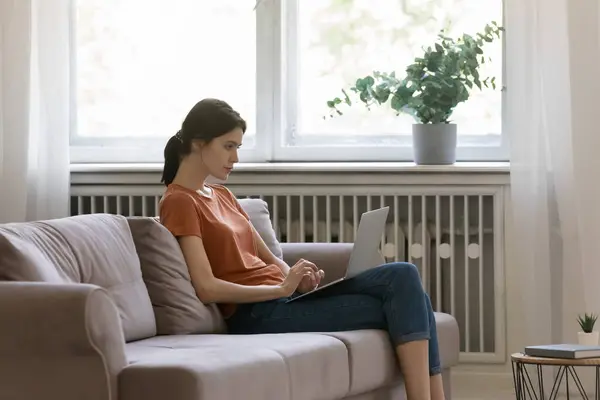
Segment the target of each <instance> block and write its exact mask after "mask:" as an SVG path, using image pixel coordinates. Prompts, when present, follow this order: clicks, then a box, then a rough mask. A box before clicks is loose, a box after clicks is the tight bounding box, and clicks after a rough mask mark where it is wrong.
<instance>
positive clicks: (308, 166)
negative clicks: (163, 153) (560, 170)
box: [71, 162, 510, 174]
mask: <svg viewBox="0 0 600 400" xmlns="http://www.w3.org/2000/svg"><path fill="white" fill-rule="evenodd" d="M162 168H163V165H162V163H147V164H140V163H120V164H117V163H110V164H109V163H106V164H71V172H72V173H95V172H97V173H111V172H112V173H118V172H121V173H153V172H162ZM235 171H237V172H350V173H352V172H403V173H469V174H474V173H475V174H486V173H488V174H489V173H494V174H508V173H509V172H510V163H509V162H458V163H456V164H453V165H416V164H415V163H412V162H281V163H239V164H237V165H236V166H235Z"/></svg>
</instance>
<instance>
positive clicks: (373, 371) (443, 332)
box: [323, 313, 459, 395]
mask: <svg viewBox="0 0 600 400" xmlns="http://www.w3.org/2000/svg"><path fill="white" fill-rule="evenodd" d="M435 319H436V328H437V331H438V340H439V348H440V361H441V363H442V368H449V367H452V366H454V365H456V364H458V353H459V341H458V337H459V336H458V335H459V333H458V325H457V324H456V320H455V319H454V318H453V317H452V316H450V315H448V314H442V313H435ZM323 335H327V336H332V337H335V338H337V339H339V340H341V341H342V342H344V344H345V345H346V346H347V347H348V352H349V354H350V394H351V395H354V394H358V393H363V392H366V391H369V390H374V389H376V388H378V387H381V386H386V385H390V384H393V383H394V382H395V381H397V380H399V379H400V377H401V376H400V369H399V368H398V363H397V360H396V355H395V351H394V349H393V347H392V344H391V342H390V339H389V336H388V334H387V332H385V331H381V330H360V331H345V332H327V333H323Z"/></svg>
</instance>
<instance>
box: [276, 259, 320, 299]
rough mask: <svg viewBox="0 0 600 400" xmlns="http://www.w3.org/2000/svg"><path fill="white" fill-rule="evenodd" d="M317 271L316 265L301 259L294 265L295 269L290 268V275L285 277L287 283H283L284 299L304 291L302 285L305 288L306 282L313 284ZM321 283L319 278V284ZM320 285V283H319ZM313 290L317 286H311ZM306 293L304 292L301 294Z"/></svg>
mask: <svg viewBox="0 0 600 400" xmlns="http://www.w3.org/2000/svg"><path fill="white" fill-rule="evenodd" d="M315 271H318V270H317V267H316V266H315V264H313V263H311V262H310V261H306V260H304V259H300V260H299V261H298V262H297V263H296V264H294V266H293V267H291V268H290V272H289V273H288V275H287V276H286V277H285V281H283V283H282V284H281V288H282V289H283V295H284V297H287V296H291V295H292V294H294V292H295V291H296V290H298V291H300V290H302V288H301V286H300V285H301V284H302V287H303V288H304V287H305V286H306V285H308V284H306V283H303V282H305V281H308V282H310V283H311V285H312V282H314V281H315V278H314V275H315ZM320 281H321V278H320V277H319V279H318V282H320ZM317 285H318V283H317ZM311 287H312V289H314V287H316V286H311ZM312 289H310V290H312ZM301 293H304V292H301Z"/></svg>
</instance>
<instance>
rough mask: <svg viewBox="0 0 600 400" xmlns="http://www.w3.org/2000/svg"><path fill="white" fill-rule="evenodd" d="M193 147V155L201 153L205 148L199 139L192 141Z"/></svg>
mask: <svg viewBox="0 0 600 400" xmlns="http://www.w3.org/2000/svg"><path fill="white" fill-rule="evenodd" d="M191 146H192V153H195V152H199V151H200V150H202V147H204V141H202V140H199V139H195V140H192V143H191Z"/></svg>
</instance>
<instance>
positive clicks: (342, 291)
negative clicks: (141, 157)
mask: <svg viewBox="0 0 600 400" xmlns="http://www.w3.org/2000/svg"><path fill="white" fill-rule="evenodd" d="M245 130H246V123H245V121H244V120H243V119H242V118H241V117H240V115H239V114H238V113H237V112H236V111H234V110H233V109H232V108H231V107H230V106H229V105H228V104H227V103H225V102H223V101H220V100H216V99H204V100H202V101H200V102H199V103H198V104H196V105H195V106H194V107H193V108H192V110H191V111H190V112H189V114H188V115H187V117H186V119H185V120H184V122H183V124H182V127H181V130H180V131H179V132H177V134H176V135H175V136H173V137H171V138H170V139H169V141H168V143H167V145H166V147H165V151H164V156H165V165H164V171H163V177H162V182H164V184H165V185H166V186H167V189H166V192H165V195H164V196H163V199H162V201H161V206H160V218H161V222H162V223H163V224H164V225H165V226H166V227H167V228H168V229H169V230H170V231H171V233H172V234H173V235H174V236H175V237H177V239H178V241H179V244H180V246H181V249H182V251H183V254H184V257H185V260H186V263H187V265H188V268H189V270H190V276H191V279H192V283H193V285H194V288H195V290H196V293H197V295H198V297H199V298H200V300H201V301H202V302H204V303H216V304H218V305H219V308H220V309H221V311H222V313H223V316H224V318H225V320H226V323H227V327H228V330H229V332H230V333H232V334H253V333H283V332H315V331H317V332H319V331H320V332H323V331H343V330H357V329H385V330H387V331H388V332H389V335H390V338H391V341H392V343H393V345H394V346H395V350H396V354H397V357H398V361H399V363H400V367H401V371H402V374H403V376H404V380H405V385H406V392H407V397H408V399H409V400H421V399H423V400H443V399H444V392H443V386H442V378H441V375H440V372H441V371H440V361H439V354H438V343H437V334H436V326H435V320H434V316H433V310H432V308H431V303H430V301H429V297H428V296H427V294H426V293H425V292H424V291H423V288H422V285H421V281H420V277H419V274H418V272H417V269H416V268H415V267H414V266H413V265H411V264H407V263H390V264H384V265H381V266H379V267H377V268H374V269H371V270H369V271H366V272H364V273H362V274H361V275H359V276H356V277H355V278H352V279H350V280H348V281H345V282H341V283H339V284H337V285H334V286H332V287H330V288H327V289H324V290H322V291H320V292H319V293H315V295H313V296H312V297H307V298H305V299H302V300H298V301H295V302H291V303H286V302H285V300H286V299H287V298H288V297H289V296H292V295H293V294H294V293H305V292H307V291H310V290H313V289H314V288H316V287H317V286H318V285H319V282H320V281H321V279H322V278H323V276H324V273H323V271H322V270H320V269H318V268H317V267H316V266H315V265H314V264H313V263H312V262H310V261H308V260H300V261H298V262H297V263H296V264H295V265H293V266H291V267H290V266H288V265H287V264H286V263H285V262H283V261H282V260H280V259H278V258H277V257H275V256H274V255H273V254H272V253H271V251H269V249H268V248H267V246H266V245H265V243H264V242H263V240H262V239H261V237H260V236H259V235H258V233H257V231H256V230H255V229H254V228H253V226H252V225H251V223H250V222H249V218H248V215H247V214H246V213H245V212H244V211H243V210H242V208H241V207H240V205H239V203H238V202H237V200H236V198H235V197H234V196H233V194H232V193H231V192H230V191H229V190H228V189H227V188H225V187H224V186H221V185H213V184H207V183H206V182H205V181H206V179H207V177H208V176H209V175H211V176H214V177H216V178H218V179H221V180H226V179H227V177H228V176H229V174H230V173H231V170H232V169H233V166H234V165H235V163H237V162H238V154H237V153H238V149H239V147H240V146H241V144H242V138H243V135H244V132H245Z"/></svg>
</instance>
